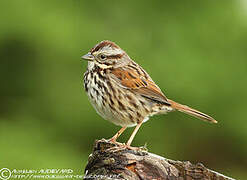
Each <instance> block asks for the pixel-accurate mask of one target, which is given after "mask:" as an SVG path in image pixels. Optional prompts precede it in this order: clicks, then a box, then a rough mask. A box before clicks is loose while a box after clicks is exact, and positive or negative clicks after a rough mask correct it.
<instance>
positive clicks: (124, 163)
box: [84, 139, 233, 180]
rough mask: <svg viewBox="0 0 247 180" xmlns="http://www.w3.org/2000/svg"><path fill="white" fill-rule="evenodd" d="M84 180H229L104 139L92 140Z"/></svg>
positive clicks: (210, 172) (199, 164)
mask: <svg viewBox="0 0 247 180" xmlns="http://www.w3.org/2000/svg"><path fill="white" fill-rule="evenodd" d="M84 179H87V180H88V179H128V180H149V179H150V180H155V179H157V180H183V179H184V180H193V179H196V180H199V179H203V180H211V179H212V180H233V179H232V178H230V177H227V176H224V175H222V174H220V173H217V172H214V171H212V170H210V169H208V168H206V167H205V166H204V165H203V164H201V163H197V164H191V163H190V162H189V161H184V162H183V161H175V160H170V159H166V158H164V157H161V156H158V155H155V154H152V153H148V152H147V151H146V150H145V149H144V148H139V149H136V150H132V149H127V148H125V147H124V146H123V145H120V144H115V143H112V142H108V141H107V140H105V139H102V140H96V142H95V144H94V149H93V152H92V154H90V156H89V158H88V164H87V166H86V168H85V176H84Z"/></svg>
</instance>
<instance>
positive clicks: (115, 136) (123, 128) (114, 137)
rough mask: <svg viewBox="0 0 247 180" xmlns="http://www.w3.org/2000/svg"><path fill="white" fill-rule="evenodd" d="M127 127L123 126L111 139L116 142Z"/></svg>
mask: <svg viewBox="0 0 247 180" xmlns="http://www.w3.org/2000/svg"><path fill="white" fill-rule="evenodd" d="M126 128H127V127H122V128H121V129H120V130H119V131H118V132H117V133H116V134H115V135H114V136H113V137H112V138H111V139H109V141H110V142H114V143H115V142H116V140H117V138H118V137H119V136H120V135H121V134H122V133H123V132H124V131H125V129H126Z"/></svg>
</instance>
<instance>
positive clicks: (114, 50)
mask: <svg viewBox="0 0 247 180" xmlns="http://www.w3.org/2000/svg"><path fill="white" fill-rule="evenodd" d="M82 59H85V60H87V61H90V63H94V64H95V65H97V66H99V67H100V68H102V69H108V68H113V67H121V66H124V65H125V64H127V63H128V62H129V61H130V58H129V56H128V55H127V54H126V53H125V52H124V51H123V50H122V49H121V48H120V47H119V46H118V45H116V44H115V43H114V42H111V41H108V40H105V41H101V42H100V43H98V44H97V45H96V46H94V47H93V48H92V49H91V51H89V52H88V53H87V54H86V55H84V56H82Z"/></svg>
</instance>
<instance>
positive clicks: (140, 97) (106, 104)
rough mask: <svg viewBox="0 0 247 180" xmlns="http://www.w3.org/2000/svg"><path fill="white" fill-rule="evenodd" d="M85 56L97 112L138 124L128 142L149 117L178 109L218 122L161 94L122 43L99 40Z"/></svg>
mask: <svg viewBox="0 0 247 180" xmlns="http://www.w3.org/2000/svg"><path fill="white" fill-rule="evenodd" d="M82 58H84V59H86V60H88V68H87V71H86V73H85V74H84V87H85V90H86V92H87V94H88V97H89V99H90V101H91V103H92V105H93V106H94V108H95V109H96V111H97V112H98V113H99V114H100V115H101V116H102V117H103V118H104V119H107V120H109V121H111V122H113V123H114V124H116V125H120V126H122V127H123V128H122V129H121V130H120V131H119V132H118V133H117V134H116V135H115V136H114V137H113V138H112V140H113V141H115V140H116V138H117V137H118V136H119V135H120V134H121V133H122V131H124V130H125V128H126V127H129V126H135V125H137V127H136V129H135V130H134V132H133V134H132V136H131V137H130V139H129V141H128V143H127V145H130V143H131V142H132V140H133V138H134V136H135V133H136V132H137V130H138V128H139V127H140V125H141V124H142V122H145V121H146V120H148V118H149V117H150V116H152V115H155V114H165V113H167V112H170V111H173V110H178V111H181V112H184V113H186V114H189V115H192V116H195V117H197V118H199V119H202V120H206V121H209V122H213V123H216V122H217V121H216V120H214V119H213V118H212V117H210V116H208V115H206V114H204V113H201V112H200V111H197V110H195V109H192V108H190V107H188V106H185V105H181V104H179V103H176V102H174V101H172V100H170V99H167V98H166V96H165V95H164V94H163V93H162V91H161V90H160V88H159V87H158V86H157V85H156V84H155V82H154V81H153V80H152V79H151V77H150V76H149V75H148V74H147V73H146V72H145V70H144V69H143V68H142V67H141V66H139V65H138V64H136V63H135V62H134V61H133V60H131V58H130V57H129V56H128V55H127V53H125V52H124V51H123V50H122V49H121V48H120V47H119V46H117V45H116V44H115V43H113V42H111V41H102V42H100V43H98V44H97V45H96V46H95V47H94V48H92V49H91V51H90V52H89V53H88V54H86V55H84V56H83V57H82Z"/></svg>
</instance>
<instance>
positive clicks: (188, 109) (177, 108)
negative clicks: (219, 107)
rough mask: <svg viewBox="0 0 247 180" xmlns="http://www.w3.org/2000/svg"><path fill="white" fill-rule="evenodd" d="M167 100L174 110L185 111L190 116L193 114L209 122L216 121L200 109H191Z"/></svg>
mask: <svg viewBox="0 0 247 180" xmlns="http://www.w3.org/2000/svg"><path fill="white" fill-rule="evenodd" d="M168 102H169V103H170V104H171V107H172V108H173V109H175V110H178V111H180V112H183V113H186V114H188V115H191V116H194V117H196V118H199V119H201V120H204V121H208V122H211V123H217V121H216V120H215V119H214V118H212V117H210V116H209V115H207V114H204V113H202V112H200V111H197V110H195V109H192V108H190V107H188V106H186V105H182V104H179V103H177V102H175V101H172V100H170V99H168Z"/></svg>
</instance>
